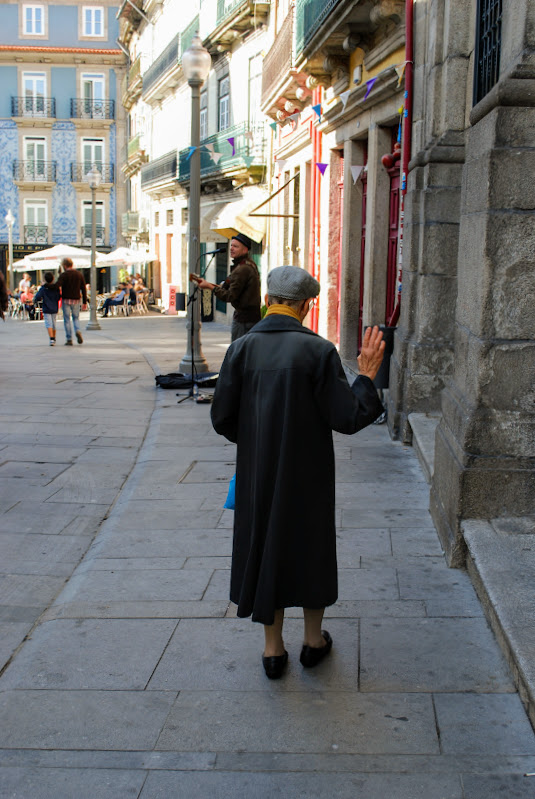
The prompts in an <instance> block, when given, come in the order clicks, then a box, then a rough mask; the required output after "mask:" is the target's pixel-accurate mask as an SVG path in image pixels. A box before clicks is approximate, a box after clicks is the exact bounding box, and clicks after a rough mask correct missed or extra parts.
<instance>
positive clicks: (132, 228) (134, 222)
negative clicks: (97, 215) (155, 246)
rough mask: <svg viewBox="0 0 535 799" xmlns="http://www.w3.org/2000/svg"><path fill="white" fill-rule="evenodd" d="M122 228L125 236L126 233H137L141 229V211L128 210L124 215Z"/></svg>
mask: <svg viewBox="0 0 535 799" xmlns="http://www.w3.org/2000/svg"><path fill="white" fill-rule="evenodd" d="M121 230H122V232H123V236H125V235H130V236H131V235H132V234H133V233H137V232H138V230H139V211H127V212H126V213H125V214H123V216H122V227H121Z"/></svg>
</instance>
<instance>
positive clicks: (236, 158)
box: [178, 122, 266, 183]
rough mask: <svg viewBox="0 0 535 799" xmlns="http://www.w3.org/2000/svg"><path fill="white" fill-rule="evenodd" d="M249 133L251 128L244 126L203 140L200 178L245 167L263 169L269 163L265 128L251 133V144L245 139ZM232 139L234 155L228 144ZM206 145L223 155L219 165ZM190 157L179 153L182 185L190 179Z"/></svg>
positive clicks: (243, 123) (242, 124) (182, 151)
mask: <svg viewBox="0 0 535 799" xmlns="http://www.w3.org/2000/svg"><path fill="white" fill-rule="evenodd" d="M249 130H250V128H249V125H248V124H247V123H245V122H242V123H240V124H239V125H234V126H233V127H232V128H227V130H225V131H222V132H221V133H216V134H215V135H214V136H209V137H208V138H207V139H204V141H203V142H201V176H202V177H206V176H208V175H211V174H217V173H220V172H228V171H231V170H232V169H237V168H243V167H246V168H248V169H249V168H251V167H252V166H264V165H265V160H266V156H265V149H266V148H265V144H266V141H265V138H264V130H263V128H258V129H257V130H253V131H251V132H252V133H253V140H252V141H251V139H250V137H247V138H246V137H245V134H246V133H247V132H248V131H249ZM229 138H233V139H234V155H233V154H232V145H231V144H230V143H229V142H228V141H227V139H229ZM205 144H213V145H214V149H215V150H216V151H218V152H220V153H222V157H221V158H220V159H219V163H217V164H216V163H215V161H214V160H213V158H212V157H211V155H210V152H209V151H208V150H205V149H203V145H205ZM188 156H189V148H188V149H186V150H181V151H180V153H179V173H178V180H179V182H180V183H182V182H186V181H188V180H189V178H190V164H191V158H189V157H188Z"/></svg>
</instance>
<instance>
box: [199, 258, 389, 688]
mask: <svg viewBox="0 0 535 799" xmlns="http://www.w3.org/2000/svg"><path fill="white" fill-rule="evenodd" d="M319 290H320V285H319V283H318V281H317V280H315V278H313V277H312V276H311V275H310V274H309V273H308V272H306V271H305V270H304V269H300V268H299V267H295V266H281V267H278V268H276V269H273V270H272V271H271V272H270V273H269V275H268V295H267V296H266V303H267V305H268V312H267V315H266V317H265V318H264V319H263V320H262V321H261V322H259V323H258V324H257V325H256V326H255V327H254V328H253V329H252V330H251V331H250V332H249V333H248V334H247V335H246V336H243V338H240V339H238V340H237V341H236V342H234V343H233V344H232V345H231V346H230V348H229V349H228V351H227V354H226V357H225V360H224V363H223V365H222V367H221V371H220V375H219V380H218V383H217V388H216V391H215V396H214V402H213V405H212V424H213V426H214V428H215V430H216V431H217V432H218V433H220V434H221V435H223V436H225V437H226V438H227V439H229V441H233V442H236V443H237V445H238V454H237V464H236V507H235V516H234V543H233V553H232V570H231V587H230V598H231V600H232V601H233V602H235V603H236V604H237V606H238V616H242V617H244V616H251V615H252V619H253V621H257V622H260V623H262V624H263V625H264V632H265V649H264V655H263V658H262V660H263V665H264V669H265V671H266V674H267V676H268V677H270V678H271V679H277V678H278V677H280V676H281V675H282V673H283V671H284V667H285V666H286V663H287V660H288V653H287V652H286V649H285V647H284V641H283V638H282V626H283V621H284V608H288V607H302V608H303V609H304V621H305V629H304V643H303V648H302V650H301V658H300V660H301V663H302V665H303V666H305V667H311V666H315V665H316V664H317V663H319V662H320V660H322V659H323V658H324V657H325V655H327V654H328V653H329V651H330V650H331V646H332V639H331V637H330V635H329V633H328V632H327V631H326V630H322V629H321V623H322V619H323V613H324V609H325V607H326V606H328V605H332V604H334V603H335V602H336V600H337V596H338V584H337V564H336V533H335V520H334V510H335V507H334V505H335V494H334V476H335V475H334V451H333V442H332V431H333V430H337V431H338V432H340V433H347V434H352V433H356V432H357V430H361V429H362V428H363V427H366V426H367V425H368V424H370V423H371V422H373V421H374V420H375V419H376V418H378V417H379V416H380V414H381V413H382V412H383V407H382V405H381V402H380V400H379V397H378V395H377V391H376V390H375V387H374V385H373V383H372V380H373V378H374V377H375V375H376V374H377V371H378V369H379V366H380V364H381V361H382V357H383V351H384V342H382V341H381V339H382V333H380V332H379V330H378V329H377V327H375V328H373V330H371V329H368V330H367V331H366V334H365V336H364V342H363V345H362V350H361V354H360V356H359V359H358V362H359V369H360V376H359V377H357V379H356V380H355V381H354V383H353V385H352V386H351V388H350V387H349V384H348V382H347V380H346V377H345V374H344V372H343V369H342V364H341V362H340V358H339V356H338V353H337V351H336V349H335V347H334V345H333V344H331V343H330V342H329V341H326V340H325V339H323V338H321V337H320V336H318V335H316V334H315V333H313V332H312V331H311V330H309V329H308V328H306V327H303V324H302V323H303V321H304V319H305V317H306V315H307V313H308V311H309V309H310V307H311V305H312V304H313V302H314V300H315V298H316V297H317V295H318V294H319Z"/></svg>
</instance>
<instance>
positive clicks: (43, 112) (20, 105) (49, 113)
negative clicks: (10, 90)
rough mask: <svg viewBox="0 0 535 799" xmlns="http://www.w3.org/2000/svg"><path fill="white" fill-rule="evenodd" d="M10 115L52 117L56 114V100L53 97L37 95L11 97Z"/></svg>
mask: <svg viewBox="0 0 535 799" xmlns="http://www.w3.org/2000/svg"><path fill="white" fill-rule="evenodd" d="M11 116H14V117H44V118H54V117H55V116H56V100H55V98H54V97H39V96H37V95H28V96H27V97H12V98H11Z"/></svg>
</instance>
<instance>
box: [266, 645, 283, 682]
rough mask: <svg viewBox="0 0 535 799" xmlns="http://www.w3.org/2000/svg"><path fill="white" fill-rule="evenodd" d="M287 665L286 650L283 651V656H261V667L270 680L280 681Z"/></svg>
mask: <svg viewBox="0 0 535 799" xmlns="http://www.w3.org/2000/svg"><path fill="white" fill-rule="evenodd" d="M287 663H288V652H286V650H284V655H273V656H272V657H264V655H262V665H263V666H264V671H265V672H266V674H267V676H268V677H269V679H270V680H278V679H280V677H282V673H283V671H284V669H285V668H286V664H287Z"/></svg>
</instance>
